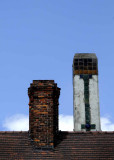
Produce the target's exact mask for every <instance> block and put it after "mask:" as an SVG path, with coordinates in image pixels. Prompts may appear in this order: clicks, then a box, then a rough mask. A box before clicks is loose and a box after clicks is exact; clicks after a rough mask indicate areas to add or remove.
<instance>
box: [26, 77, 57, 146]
mask: <svg viewBox="0 0 114 160" xmlns="http://www.w3.org/2000/svg"><path fill="white" fill-rule="evenodd" d="M28 95H29V132H30V137H31V139H32V140H33V142H34V144H35V146H36V147H37V148H41V149H42V148H47V149H48V148H54V146H55V141H56V136H57V133H58V104H59V103H58V98H59V95H60V88H58V87H57V84H56V83H54V81H53V80H33V83H32V84H31V85H30V88H28Z"/></svg>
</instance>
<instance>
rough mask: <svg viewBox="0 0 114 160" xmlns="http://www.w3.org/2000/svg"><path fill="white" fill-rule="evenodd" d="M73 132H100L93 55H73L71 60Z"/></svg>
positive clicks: (97, 90) (97, 91)
mask: <svg viewBox="0 0 114 160" xmlns="http://www.w3.org/2000/svg"><path fill="white" fill-rule="evenodd" d="M73 104H74V131H100V130H101V126H100V111H99V89H98V60H97V57H96V55H95V54H92V53H79V54H75V56H74V60H73Z"/></svg>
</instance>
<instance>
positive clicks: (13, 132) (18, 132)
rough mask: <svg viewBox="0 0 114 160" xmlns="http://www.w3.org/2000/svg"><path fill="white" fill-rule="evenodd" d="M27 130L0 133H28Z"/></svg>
mask: <svg viewBox="0 0 114 160" xmlns="http://www.w3.org/2000/svg"><path fill="white" fill-rule="evenodd" d="M28 132H29V131H0V133H2V134H3V133H28Z"/></svg>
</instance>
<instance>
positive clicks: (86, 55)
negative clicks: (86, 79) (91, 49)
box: [74, 53, 97, 59]
mask: <svg viewBox="0 0 114 160" xmlns="http://www.w3.org/2000/svg"><path fill="white" fill-rule="evenodd" d="M80 58H82V59H86V58H92V59H97V56H96V54H95V53H75V55H74V59H80Z"/></svg>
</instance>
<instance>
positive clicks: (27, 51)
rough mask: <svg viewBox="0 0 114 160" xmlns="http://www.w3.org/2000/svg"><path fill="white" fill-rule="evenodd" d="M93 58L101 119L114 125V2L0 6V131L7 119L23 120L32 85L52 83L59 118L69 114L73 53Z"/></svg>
mask: <svg viewBox="0 0 114 160" xmlns="http://www.w3.org/2000/svg"><path fill="white" fill-rule="evenodd" d="M80 52H83V53H96V55H97V57H98V62H99V96H100V113H101V117H104V118H108V119H110V121H111V123H112V124H114V116H113V115H114V100H113V99H114V94H113V92H114V1H113V0H110V1H107V0H101V1H99V0H96V1H94V0H86V1H85V0H57V1H54V0H32V1H31V0H19V1H15V0H10V1H9V0H1V1H0V109H1V112H0V113H1V114H0V130H4V127H3V123H4V121H5V120H6V119H8V118H9V117H12V116H14V115H18V114H23V115H25V116H26V115H28V112H29V110H28V108H29V106H28V101H29V99H28V95H27V89H28V87H29V86H30V83H32V80H39V79H54V80H55V82H56V83H57V84H58V87H60V88H61V94H60V100H59V102H60V105H59V112H60V114H61V115H64V116H65V115H66V116H72V114H73V85H72V62H73V56H74V54H75V53H80Z"/></svg>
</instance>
